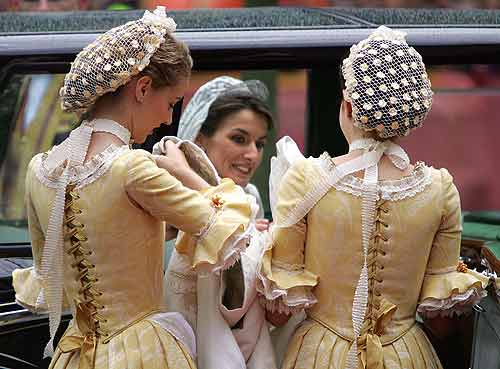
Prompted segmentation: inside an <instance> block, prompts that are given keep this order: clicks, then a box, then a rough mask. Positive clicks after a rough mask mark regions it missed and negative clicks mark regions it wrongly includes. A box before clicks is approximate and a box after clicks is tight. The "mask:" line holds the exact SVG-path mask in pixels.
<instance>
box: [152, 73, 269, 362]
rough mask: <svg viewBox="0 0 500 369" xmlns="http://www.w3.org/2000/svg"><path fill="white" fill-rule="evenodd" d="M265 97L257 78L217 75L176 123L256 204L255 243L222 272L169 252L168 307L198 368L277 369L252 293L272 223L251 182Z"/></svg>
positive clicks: (265, 125)
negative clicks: (190, 338)
mask: <svg viewBox="0 0 500 369" xmlns="http://www.w3.org/2000/svg"><path fill="white" fill-rule="evenodd" d="M266 97H267V89H266V87H265V85H263V84H262V83H261V82H259V81H245V82H243V81H241V80H238V79H235V78H232V77H227V76H222V77H218V78H215V79H214V80H211V81H209V82H208V83H206V84H205V85H203V86H202V87H200V89H199V90H198V91H197V92H196V93H195V95H194V96H193V98H192V99H191V100H190V102H189V104H188V105H187V107H186V110H185V112H184V113H183V115H182V118H181V122H180V125H179V134H178V136H179V138H181V139H183V140H190V141H192V142H196V144H198V145H199V146H200V147H201V148H202V150H203V151H204V152H205V153H206V155H207V157H208V158H209V159H210V162H211V163H212V164H213V166H214V168H215V170H216V172H217V174H218V175H219V176H220V177H223V178H224V177H227V178H231V179H232V180H233V181H234V182H235V183H236V184H238V185H239V186H241V187H243V188H244V190H245V191H246V192H247V193H248V194H251V195H253V196H254V197H255V198H256V200H257V203H258V205H259V209H258V212H257V220H256V222H255V224H254V230H253V235H252V242H251V243H250V244H249V247H248V248H247V250H246V251H244V252H243V253H242V255H241V259H240V261H239V262H238V263H236V264H235V265H234V266H233V267H232V268H231V269H229V270H228V271H227V272H224V273H212V274H210V275H206V276H204V277H200V276H197V275H196V274H195V273H192V272H191V271H190V269H189V264H188V263H187V260H186V258H185V257H184V256H182V255H180V254H179V253H177V252H176V251H175V250H174V252H173V254H172V258H171V260H170V263H169V266H168V270H167V272H166V275H165V278H166V284H165V287H166V288H165V292H166V301H167V306H168V309H169V310H171V311H180V312H181V313H183V314H184V315H185V316H186V318H187V320H188V322H189V323H190V324H191V325H192V327H193V328H194V329H195V331H196V336H197V351H198V366H199V368H202V369H221V368H223V369H245V368H256V369H257V368H266V369H272V368H275V363H274V356H273V353H272V349H271V342H270V338H269V332H268V326H267V323H266V321H265V316H264V311H263V309H262V307H261V306H260V305H259V303H258V301H257V299H256V298H255V297H256V290H255V280H256V268H257V266H258V264H259V261H260V258H261V255H262V248H261V243H259V238H260V237H261V235H262V234H261V232H265V231H266V230H267V228H268V225H269V223H268V221H267V220H266V219H264V218H263V208H262V201H261V200H260V195H259V192H258V190H257V188H256V187H255V186H253V185H252V184H250V179H251V178H252V176H253V174H254V173H255V171H256V169H257V168H258V167H259V165H260V163H261V161H262V155H263V150H264V146H265V144H266V140H267V133H268V131H269V129H270V128H271V127H272V124H273V119H272V116H271V113H270V111H269V108H268V107H267V105H266V103H265V99H266ZM161 144H162V143H160V145H161Z"/></svg>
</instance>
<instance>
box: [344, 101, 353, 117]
mask: <svg viewBox="0 0 500 369" xmlns="http://www.w3.org/2000/svg"><path fill="white" fill-rule="evenodd" d="M344 104H345V109H346V113H347V116H348V117H349V118H352V104H351V102H350V101H347V100H344Z"/></svg>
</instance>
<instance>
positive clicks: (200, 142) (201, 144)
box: [194, 133, 207, 152]
mask: <svg viewBox="0 0 500 369" xmlns="http://www.w3.org/2000/svg"><path fill="white" fill-rule="evenodd" d="M206 140H207V138H206V137H205V136H204V135H203V134H201V133H198V136H196V138H195V139H194V143H195V144H197V145H198V146H199V147H201V148H202V150H203V151H205V152H206V146H205V144H206Z"/></svg>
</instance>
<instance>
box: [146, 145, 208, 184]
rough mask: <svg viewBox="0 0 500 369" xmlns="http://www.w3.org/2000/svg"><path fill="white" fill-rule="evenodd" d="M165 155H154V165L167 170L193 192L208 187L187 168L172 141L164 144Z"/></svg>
mask: <svg viewBox="0 0 500 369" xmlns="http://www.w3.org/2000/svg"><path fill="white" fill-rule="evenodd" d="M165 148H166V153H165V155H155V156H154V158H155V160H156V165H158V167H160V168H163V169H165V170H167V171H168V172H169V173H170V174H171V175H173V176H174V177H176V178H177V179H178V180H179V181H181V182H182V184H183V185H184V186H187V187H190V188H192V189H194V190H201V189H203V188H206V187H209V184H208V183H207V182H205V180H203V178H201V177H200V176H199V175H198V174H196V173H195V172H194V171H193V170H192V169H191V168H190V166H189V164H188V162H187V160H186V157H185V156H184V153H183V152H182V151H181V150H180V149H179V148H178V147H177V145H176V144H175V143H174V142H172V141H167V142H166V143H165Z"/></svg>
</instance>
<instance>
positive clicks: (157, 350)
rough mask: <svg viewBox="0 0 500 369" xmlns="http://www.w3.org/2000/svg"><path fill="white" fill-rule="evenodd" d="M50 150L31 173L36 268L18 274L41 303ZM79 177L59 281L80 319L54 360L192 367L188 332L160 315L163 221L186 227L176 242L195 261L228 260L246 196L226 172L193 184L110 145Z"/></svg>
mask: <svg viewBox="0 0 500 369" xmlns="http://www.w3.org/2000/svg"><path fill="white" fill-rule="evenodd" d="M44 157H45V154H39V155H37V156H35V157H34V158H33V160H32V161H31V164H30V166H29V169H28V173H27V178H26V193H27V204H28V217H29V230H30V234H31V239H32V247H33V256H34V267H33V268H29V269H19V270H16V271H15V272H14V274H13V279H14V287H15V290H16V299H17V301H18V302H19V303H21V304H23V305H24V306H27V307H29V308H31V309H32V310H35V311H40V312H42V311H43V310H44V308H46V307H44V306H43V290H42V287H43V284H44V281H43V279H41V278H40V276H39V272H38V271H37V269H38V270H39V268H40V263H41V255H42V252H43V246H44V240H45V236H44V235H45V230H46V229H47V224H48V218H49V215H50V210H51V203H52V201H53V199H54V197H55V189H54V188H52V187H51V186H52V183H51V178H50V176H48V175H47V173H45V171H44V166H43V161H44ZM75 178H77V179H78V180H77V181H76V182H73V183H70V185H69V188H68V190H67V194H66V211H65V217H64V235H65V243H64V281H63V283H64V285H63V286H64V303H65V308H66V309H69V310H70V311H71V312H72V314H73V316H74V319H73V321H72V322H71V323H70V326H69V328H68V329H67V331H66V333H65V334H64V336H63V338H62V339H61V340H60V342H59V344H58V346H57V348H56V350H55V355H54V357H53V359H52V362H51V364H50V368H53V369H59V368H82V369H84V368H103V369H107V368H109V369H111V368H113V369H124V368H131V369H135V368H148V369H149V368H162V369H167V368H170V369H183V368H185V369H188V368H189V369H193V368H195V364H194V360H193V359H192V357H191V356H190V355H189V352H188V349H187V347H186V346H185V345H184V344H183V340H182V338H183V337H179V336H177V337H176V336H175V335H173V334H171V332H170V331H168V330H167V329H164V327H163V326H162V324H160V323H158V320H155V319H154V317H155V316H158V315H157V314H161V313H162V312H163V311H164V307H163V293H162V290H163V247H164V239H165V222H168V223H169V224H172V225H174V226H175V227H177V228H178V229H180V230H182V231H183V232H184V234H183V236H182V238H181V240H180V242H179V243H178V245H177V250H178V252H180V253H182V254H185V255H187V256H188V257H189V260H190V261H191V263H192V267H193V268H194V269H195V270H202V269H203V270H210V269H211V268H215V267H220V268H223V267H225V265H224V264H225V263H226V262H227V261H228V258H229V257H232V258H235V257H236V255H237V254H238V251H239V249H241V248H243V247H245V246H246V243H245V244H244V245H233V244H231V240H232V239H235V238H238V236H239V235H241V234H242V233H243V232H245V230H246V228H247V224H248V222H249V219H250V215H251V206H250V203H249V202H248V201H247V195H246V194H244V192H243V191H242V190H241V188H239V187H238V186H236V185H234V183H233V182H231V181H229V180H224V181H223V182H222V183H221V184H220V185H219V186H217V187H210V188H208V189H206V190H204V191H203V192H202V193H200V192H197V191H193V190H190V189H188V188H186V187H184V186H183V185H182V184H181V183H180V182H179V181H178V180H177V179H175V178H174V177H173V176H171V175H170V174H169V173H168V172H167V171H165V170H163V169H160V168H158V167H157V165H156V163H155V161H154V158H153V157H152V156H151V155H150V154H149V153H147V152H145V151H142V150H130V149H128V147H127V146H122V147H115V146H110V147H109V148H108V149H107V150H105V151H104V152H103V153H101V154H99V155H97V156H96V157H94V158H93V159H91V160H90V161H88V162H87V163H86V164H84V165H83V166H80V167H78V168H77V173H76V174H75ZM238 248H239V249H238ZM186 324H187V323H186Z"/></svg>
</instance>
